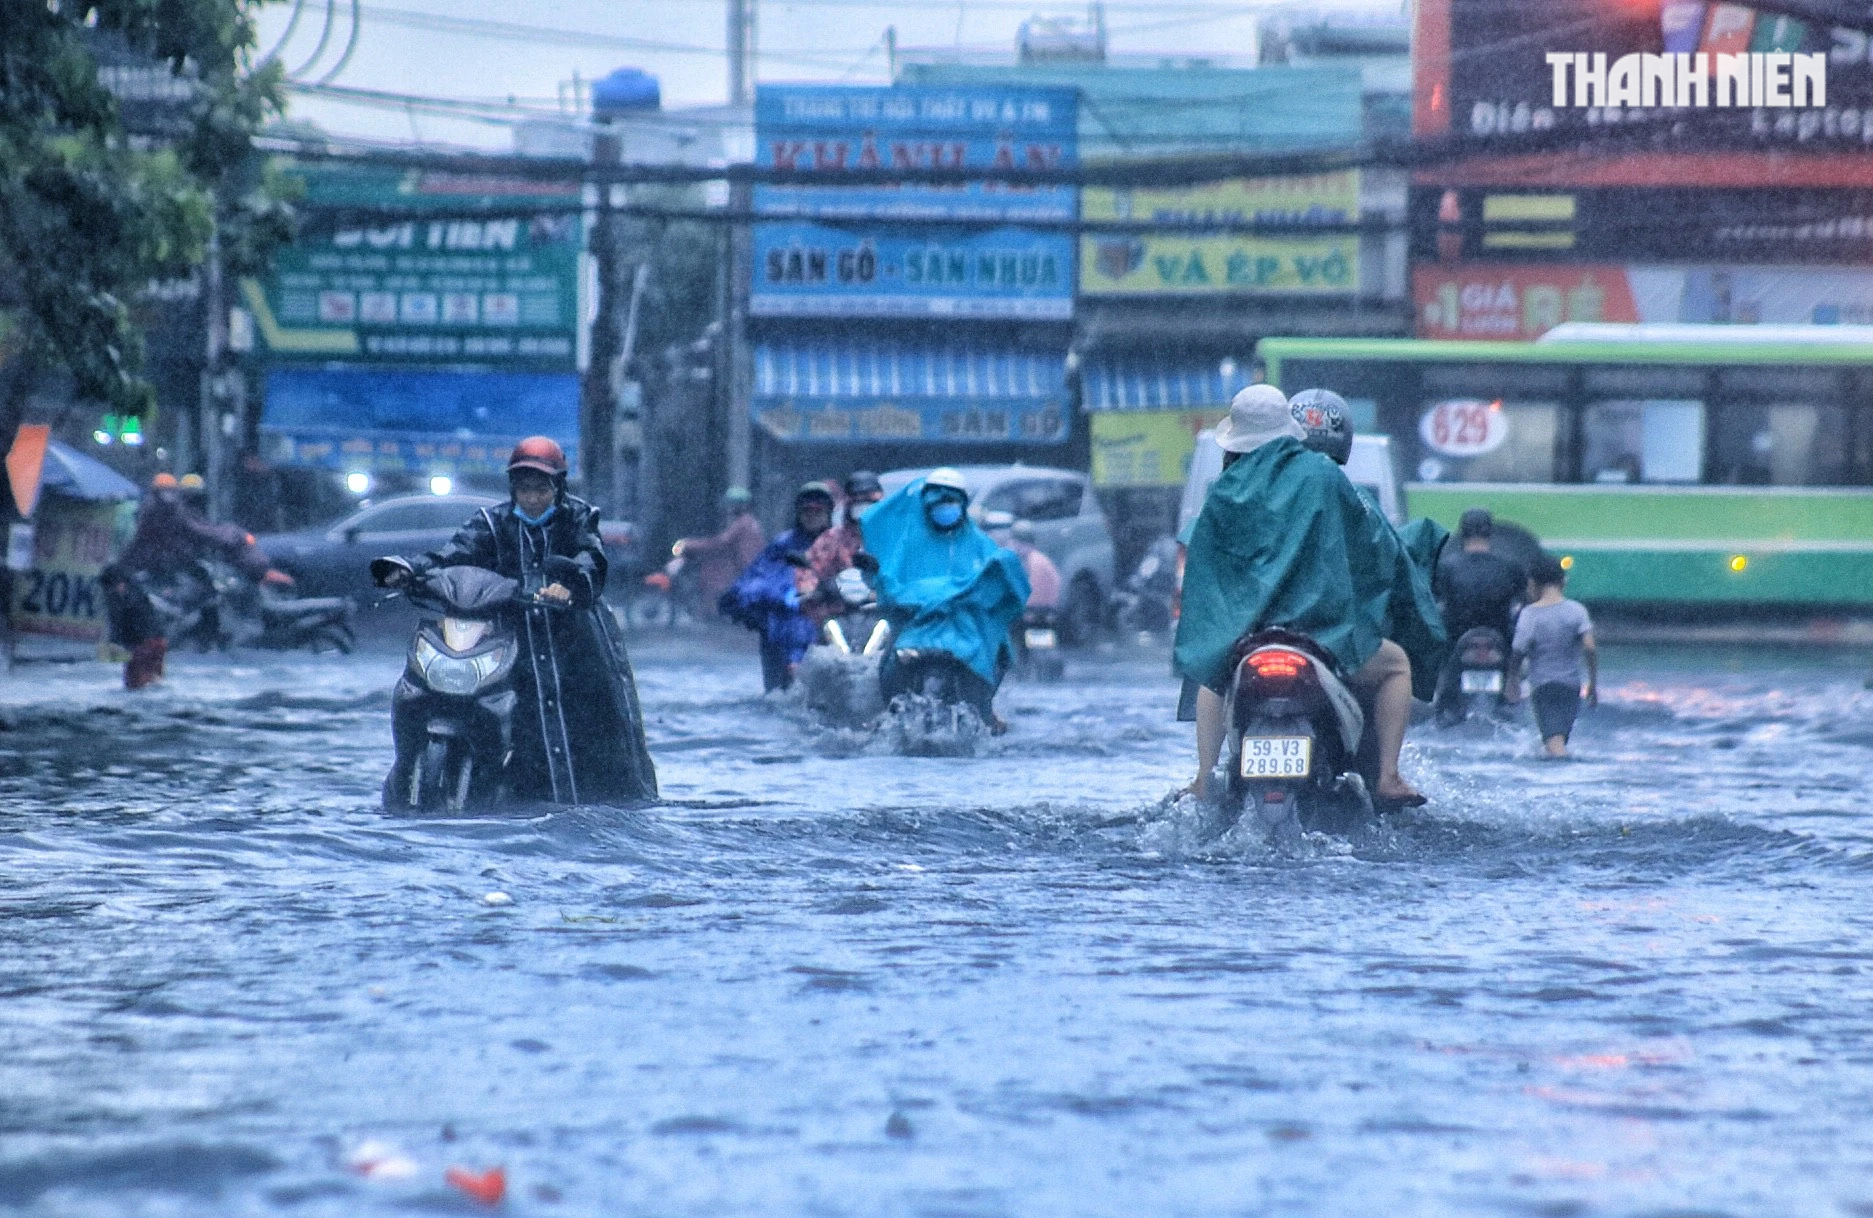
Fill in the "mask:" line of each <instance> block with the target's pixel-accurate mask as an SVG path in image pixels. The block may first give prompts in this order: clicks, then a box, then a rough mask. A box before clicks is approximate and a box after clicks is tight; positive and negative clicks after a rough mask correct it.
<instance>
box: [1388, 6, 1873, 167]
mask: <svg viewBox="0 0 1873 1218" xmlns="http://www.w3.org/2000/svg"><path fill="white" fill-rule="evenodd" d="M1413 45H1414V72H1415V75H1416V82H1415V89H1414V92H1415V104H1414V116H1413V122H1414V129H1415V131H1416V133H1417V134H1418V135H1419V136H1421V137H1430V136H1438V135H1453V136H1462V137H1465V138H1467V139H1470V140H1474V141H1480V142H1481V143H1483V144H1484V145H1488V144H1490V143H1492V142H1499V143H1501V144H1502V145H1503V146H1504V152H1505V154H1506V155H1511V156H1513V154H1514V153H1515V152H1516V148H1515V141H1516V140H1518V139H1520V138H1522V137H1526V136H1528V135H1530V134H1531V133H1540V132H1562V133H1565V134H1566V135H1567V136H1569V137H1570V138H1569V139H1568V140H1567V141H1566V144H1567V145H1568V147H1569V148H1570V149H1571V148H1575V147H1578V148H1580V149H1583V150H1585V151H1587V152H1588V153H1590V154H1592V163H1586V162H1585V161H1584V160H1583V159H1582V158H1579V157H1569V156H1568V155H1567V154H1566V153H1565V152H1563V153H1562V154H1560V155H1556V154H1555V153H1554V152H1552V151H1547V152H1545V153H1543V154H1538V155H1530V156H1526V157H1516V158H1515V163H1513V164H1492V163H1490V162H1491V158H1490V157H1489V156H1488V154H1485V156H1484V157H1483V158H1480V159H1479V161H1478V162H1475V163H1471V164H1469V165H1466V166H1463V167H1460V168H1459V169H1458V171H1457V174H1456V176H1463V175H1464V174H1465V173H1468V174H1469V175H1470V176H1471V177H1472V178H1473V179H1474V180H1476V181H1491V180H1502V179H1505V178H1508V177H1517V178H1520V179H1521V180H1527V181H1538V180H1546V181H1554V182H1568V181H1570V180H1571V181H1575V182H1578V183H1580V184H1585V183H1586V182H1588V181H1593V182H1597V183H1600V184H1604V185H1621V184H1625V185H1647V184H1659V185H1683V184H1685V183H1687V182H1702V183H1705V184H1708V185H1717V184H1723V185H1739V186H1748V185H1755V184H1757V183H1759V182H1763V181H1766V180H1773V181H1775V182H1776V184H1778V185H1784V186H1799V185H1826V184H1835V185H1852V184H1855V183H1873V172H1869V169H1870V168H1873V167H1870V166H1869V165H1868V163H1867V162H1866V161H1865V160H1859V161H1857V162H1856V161H1855V160H1854V159H1849V158H1840V159H1823V158H1815V159H1814V160H1813V161H1812V162H1810V163H1807V164H1803V165H1799V166H1796V165H1791V164H1789V163H1786V162H1780V161H1778V162H1776V164H1777V166H1778V170H1779V172H1778V173H1777V175H1776V176H1775V178H1773V179H1765V178H1764V177H1763V176H1762V175H1763V172H1764V170H1765V168H1766V167H1767V166H1768V165H1769V164H1770V160H1769V156H1770V154H1771V153H1773V152H1776V151H1786V150H1801V151H1811V152H1816V153H1833V154H1839V153H1845V152H1859V151H1865V150H1868V149H1873V60H1870V59H1869V56H1868V54H1867V47H1868V36H1867V35H1866V34H1865V33H1863V32H1858V31H1853V30H1847V29H1839V28H1832V27H1829V26H1827V25H1826V24H1824V23H1821V22H1813V21H1801V20H1797V19H1796V18H1793V17H1790V16H1786V15H1782V14H1777V13H1772V12H1766V11H1763V10H1760V9H1756V8H1753V7H1751V6H1749V5H1746V4H1737V3H1711V2H1705V0H1543V2H1542V3H1540V4H1515V3H1506V2H1505V3H1465V2H1463V0H1421V2H1420V4H1419V5H1418V14H1417V29H1416V33H1415V36H1414V44H1413ZM1635 136H1636V137H1639V138H1638V139H1637V140H1635ZM1714 154H1723V155H1714ZM1686 158H1700V159H1696V160H1687V159H1686ZM1791 175H1799V176H1791Z"/></svg>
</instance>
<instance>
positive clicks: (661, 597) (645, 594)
mask: <svg viewBox="0 0 1873 1218" xmlns="http://www.w3.org/2000/svg"><path fill="white" fill-rule="evenodd" d="M700 596H701V592H700V587H699V585H698V584H697V582H696V574H695V572H694V570H692V569H691V567H690V565H689V560H688V559H686V558H684V557H683V556H682V555H680V554H679V555H677V556H676V557H674V558H672V559H671V560H670V561H669V562H667V563H665V564H664V565H663V566H662V567H661V568H659V569H658V570H655V571H652V572H651V573H650V574H648V575H646V576H644V577H643V579H642V580H640V581H639V583H638V585H637V587H636V589H635V590H634V591H633V592H632V593H631V595H630V599H629V600H628V601H627V602H626V603H625V606H624V620H625V623H626V624H627V625H628V626H630V627H631V628H632V629H635V630H677V629H681V628H683V627H685V626H693V625H695V624H696V623H697V622H699V621H706V620H708V613H707V612H706V611H705V609H706V607H704V606H699V605H698V601H699V599H700Z"/></svg>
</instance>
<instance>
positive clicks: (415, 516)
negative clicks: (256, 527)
mask: <svg viewBox="0 0 1873 1218" xmlns="http://www.w3.org/2000/svg"><path fill="white" fill-rule="evenodd" d="M499 502H500V500H499V499H496V498H494V497H493V496H491V495H398V496H396V497H395V498H392V499H384V500H381V501H379V502H376V503H368V502H367V503H366V504H365V505H364V506H363V507H361V508H359V509H358V510H357V511H355V512H353V513H352V514H351V515H349V516H346V517H344V518H343V519H341V520H339V521H338V522H337V523H335V524H327V525H320V526H318V527H316V528H311V529H302V530H300V531H298V532H294V533H274V534H271V535H268V536H265V537H262V538H260V539H259V541H260V548H261V549H262V550H265V551H266V553H267V557H268V558H270V559H272V560H273V565H274V566H276V567H278V568H279V569H280V570H282V571H284V572H286V573H287V574H288V575H290V576H292V577H293V579H294V580H296V581H298V585H299V586H298V592H299V594H300V595H301V596H350V597H354V598H362V597H366V596H371V595H373V594H374V593H375V591H376V590H375V589H374V588H373V586H372V584H371V572H370V565H371V560H372V559H373V558H376V557H378V556H379V555H381V554H422V553H426V552H427V551H430V550H433V549H436V548H437V547H438V546H440V545H442V544H443V543H444V542H446V541H448V540H449V538H451V537H453V536H455V531H456V530H457V529H459V528H461V527H462V523H463V522H464V521H466V520H467V519H468V518H469V517H470V516H471V515H473V514H474V513H475V511H476V510H477V509H479V508H484V507H490V506H492V505H494V504H496V503H499Z"/></svg>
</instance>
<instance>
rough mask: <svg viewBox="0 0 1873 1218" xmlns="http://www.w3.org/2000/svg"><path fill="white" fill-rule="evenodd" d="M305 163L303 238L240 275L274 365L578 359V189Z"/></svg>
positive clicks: (539, 364)
mask: <svg viewBox="0 0 1873 1218" xmlns="http://www.w3.org/2000/svg"><path fill="white" fill-rule="evenodd" d="M298 172H300V173H301V174H302V175H304V176H305V178H306V192H307V197H306V201H305V203H304V204H303V205H302V208H303V210H304V212H305V215H306V222H305V224H304V225H303V231H302V234H301V237H300V239H299V240H298V241H295V242H294V243H293V244H291V245H288V246H286V247H284V248H282V249H281V250H280V251H279V253H278V254H277V255H275V258H274V265H273V270H272V273H271V274H270V275H269V276H267V278H266V279H265V280H264V281H262V280H253V279H249V280H245V281H243V283H242V285H241V290H242V295H243V298H244V303H245V304H246V305H247V307H248V308H249V309H250V310H251V311H252V312H253V314H254V322H255V329H256V331H257V332H258V336H259V339H260V343H259V347H260V349H261V350H262V351H263V352H264V353H265V355H266V357H267V359H268V360H269V361H270V362H281V361H294V360H307V361H318V362H325V361H330V360H335V359H337V360H344V361H346V362H351V363H404V364H426V363H454V364H486V365H495V366H503V367H523V368H528V369H533V370H553V369H558V370H566V371H571V370H572V369H573V368H574V367H575V362H576V355H577V348H578V341H577V335H578V326H579V317H580V309H579V297H580V274H579V268H580V259H581V256H582V250H583V246H584V226H583V223H582V221H581V218H580V216H579V215H578V213H577V212H575V211H571V210H568V209H567V201H568V200H567V198H559V197H557V196H554V195H552V194H550V193H543V190H544V188H543V187H541V186H540V185H538V184H535V183H529V182H525V181H503V180H499V179H489V178H485V177H468V176H462V175H441V174H431V175H410V174H392V173H386V172H383V171H357V172H349V171H346V172H341V171H336V170H332V171H327V170H318V171H307V170H301V171H298ZM503 190H505V191H506V193H505V194H504V193H502V192H503ZM568 198H570V199H571V201H573V202H576V199H577V196H576V195H573V196H568ZM549 206H550V207H551V210H543V211H534V212H530V211H529V209H530V208H544V207H549ZM490 212H495V213H503V214H488V213H490Z"/></svg>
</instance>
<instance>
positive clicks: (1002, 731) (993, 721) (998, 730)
mask: <svg viewBox="0 0 1873 1218" xmlns="http://www.w3.org/2000/svg"><path fill="white" fill-rule="evenodd" d="M1007 734H1008V720H1006V719H1004V718H1002V717H1001V716H1000V715H997V714H995V713H994V712H990V714H989V735H991V736H1006V735H1007Z"/></svg>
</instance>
